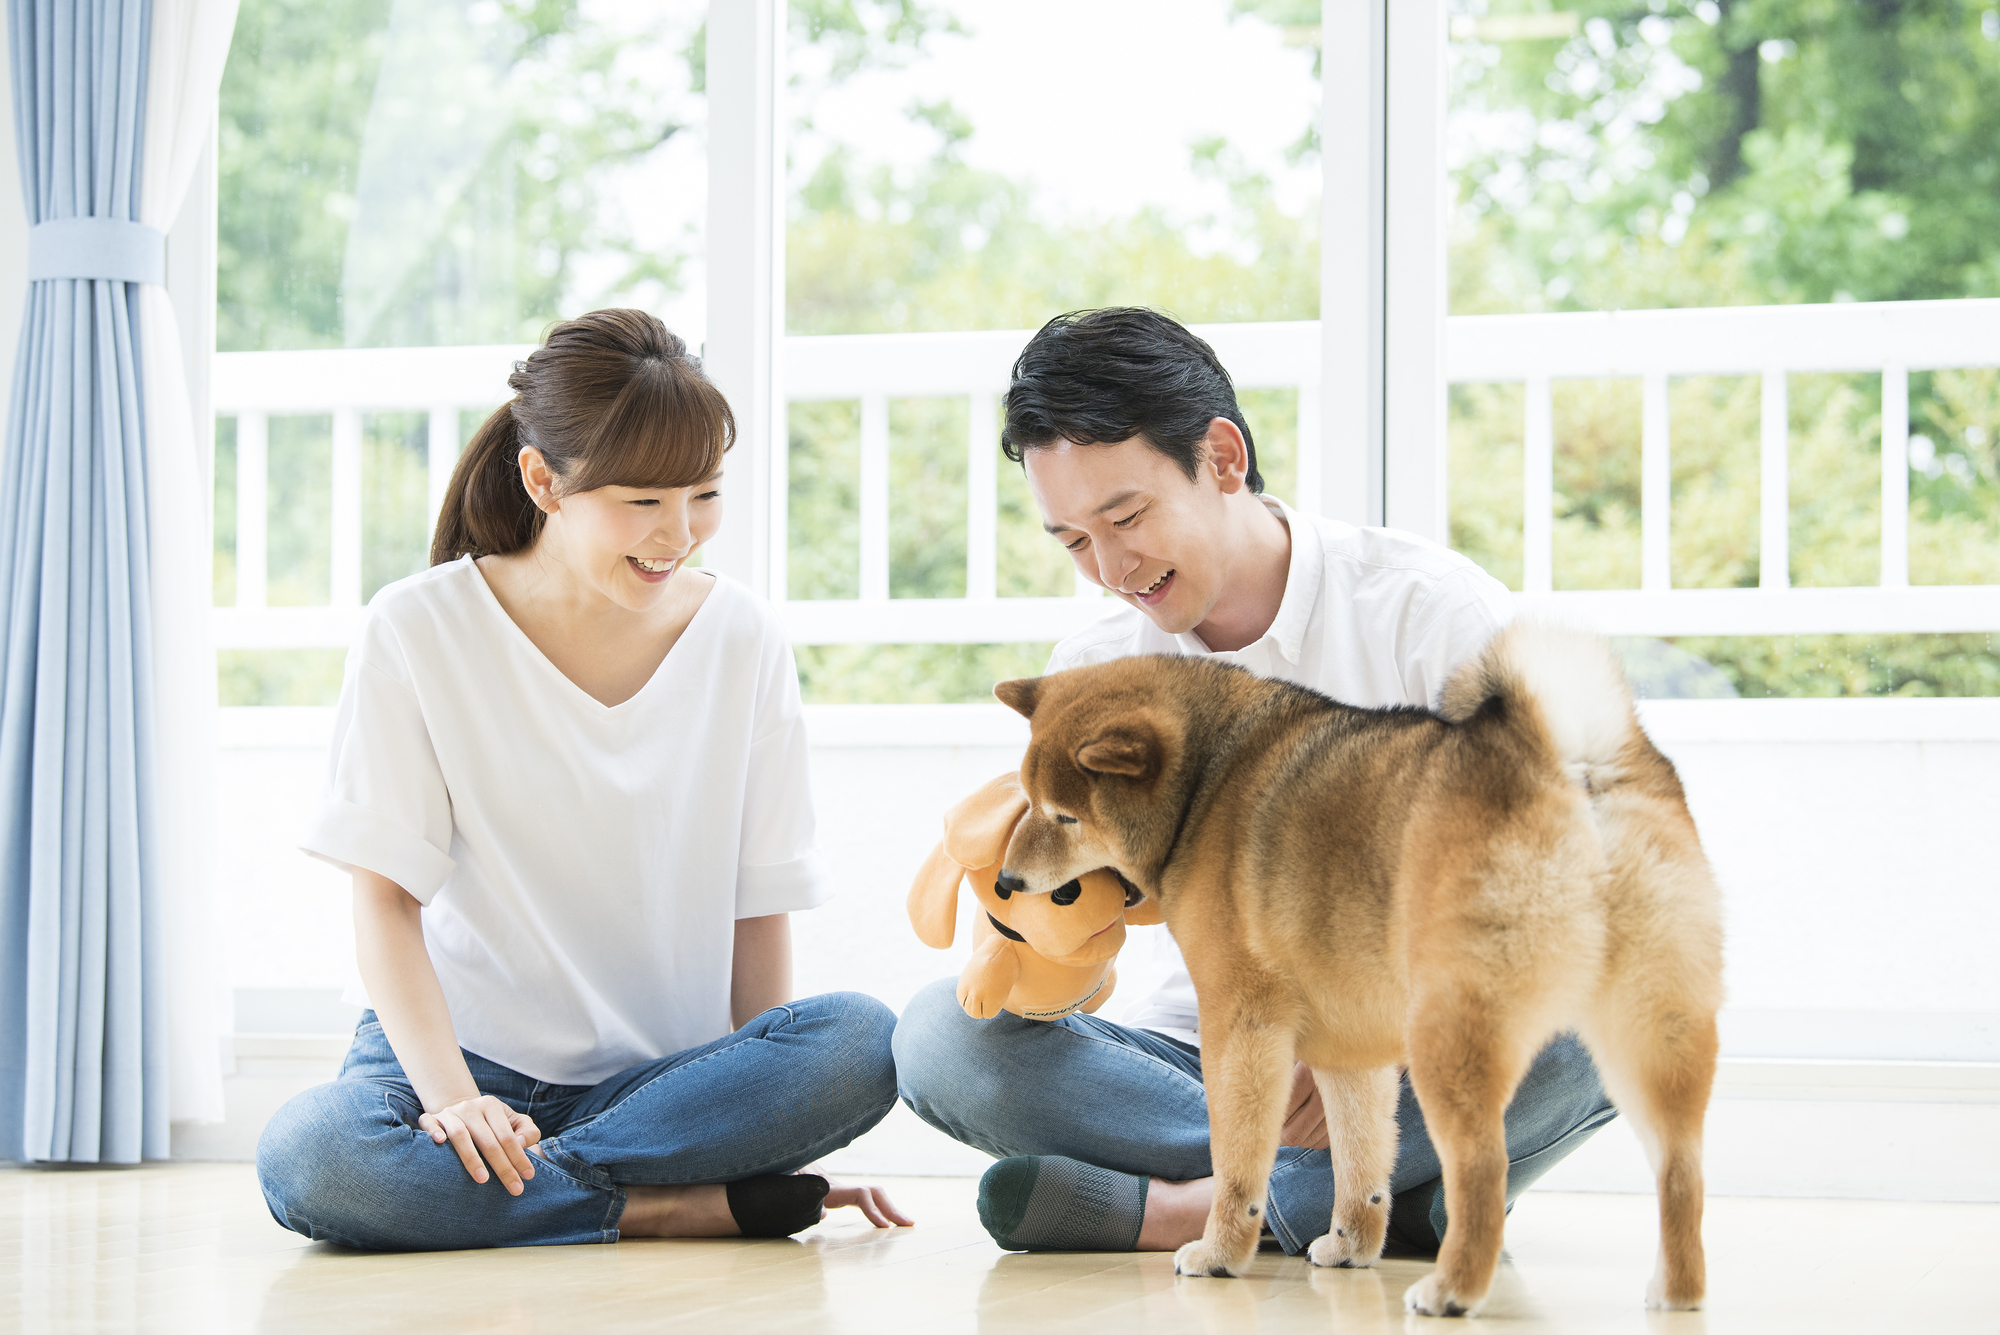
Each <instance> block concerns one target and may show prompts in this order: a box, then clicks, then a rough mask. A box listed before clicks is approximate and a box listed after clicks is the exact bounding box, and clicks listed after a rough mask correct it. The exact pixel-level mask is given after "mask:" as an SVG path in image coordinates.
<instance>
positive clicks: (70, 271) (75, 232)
mask: <svg viewBox="0 0 2000 1335" xmlns="http://www.w3.org/2000/svg"><path fill="white" fill-rule="evenodd" d="M51 278H104V279H109V280H111V281H112V282H120V283H159V284H162V285H164V284H165V283H166V281H167V234H166V233H165V232H162V231H161V230H160V229H159V228H157V227H148V226H146V224H144V223H136V222H128V221H126V220H125V219H123V218H52V219H50V220H49V221H48V222H42V223H36V224H35V225H34V226H33V227H30V228H29V229H28V281H29V282H31V283H39V282H44V281H46V280H48V279H51Z"/></svg>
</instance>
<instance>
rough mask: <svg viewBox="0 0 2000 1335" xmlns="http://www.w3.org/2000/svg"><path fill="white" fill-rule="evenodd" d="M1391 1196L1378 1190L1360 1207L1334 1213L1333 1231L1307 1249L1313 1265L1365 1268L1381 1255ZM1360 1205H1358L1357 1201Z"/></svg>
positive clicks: (1387, 1230)
mask: <svg viewBox="0 0 2000 1335" xmlns="http://www.w3.org/2000/svg"><path fill="white" fill-rule="evenodd" d="M1388 1200H1389V1195H1388V1193H1387V1192H1383V1191H1378V1192H1376V1193H1374V1194H1373V1195H1371V1196H1370V1197H1368V1201H1367V1204H1365V1205H1359V1208H1358V1209H1357V1208H1350V1207H1345V1206H1343V1207H1341V1208H1337V1209H1336V1210H1335V1211H1334V1215H1333V1224H1332V1229H1333V1231H1332V1232H1330V1233H1328V1234H1327V1235H1326V1236H1325V1237H1323V1238H1317V1239H1315V1240H1314V1241H1313V1245H1312V1246H1311V1247H1309V1248H1307V1249H1306V1255H1307V1256H1309V1257H1311V1258H1312V1263H1313V1264H1314V1265H1323V1266H1338V1267H1342V1268H1346V1269H1366V1268H1367V1267H1368V1266H1371V1265H1374V1264H1375V1262H1376V1261H1377V1260H1378V1259H1380V1257H1381V1255H1382V1244H1383V1243H1384V1242H1385V1241H1387V1240H1388V1236H1389V1205H1388ZM1357 1204H1359V1202H1358V1201H1357Z"/></svg>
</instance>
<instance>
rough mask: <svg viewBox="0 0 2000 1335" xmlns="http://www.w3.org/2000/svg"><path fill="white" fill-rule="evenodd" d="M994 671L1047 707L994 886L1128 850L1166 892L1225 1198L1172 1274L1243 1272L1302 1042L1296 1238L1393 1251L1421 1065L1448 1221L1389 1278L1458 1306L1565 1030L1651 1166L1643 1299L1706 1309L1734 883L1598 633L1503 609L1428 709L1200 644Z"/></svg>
mask: <svg viewBox="0 0 2000 1335" xmlns="http://www.w3.org/2000/svg"><path fill="white" fill-rule="evenodd" d="M995 694H997V695H998V696H999V697H1000V698H1001V699H1002V700H1004V701H1006V702H1007V703H1008V704H1009V705H1011V706H1013V707H1014V708H1015V709H1016V710H1018V711H1020V712H1021V713H1022V714H1024V715H1026V716H1027V717H1028V718H1029V720H1030V721H1031V723H1032V725H1033V737H1032V740H1031V741H1030V742H1029V745H1028V752H1027V756H1026V758H1025V759H1024V760H1023V762H1022V765H1021V778H1022V783H1023V785H1024V786H1025V787H1026V789H1027V791H1028V796H1029V800H1030V801H1031V802H1032V803H1033V807H1032V809H1031V810H1030V812H1029V814H1028V815H1027V816H1026V817H1025V818H1024V819H1023V820H1022V821H1021V823H1020V825H1019V826H1017V827H1016V829H1015V831H1014V837H1013V840H1012V842H1011V843H1010V844H1009V846H1008V850H1007V858H1006V866H1005V870H1004V871H1003V873H1002V876H1001V884H1003V885H1007V886H1008V887H1009V888H1010V889H1012V890H1014V891H1017V892H1025V893H1043V892H1047V891H1050V890H1053V889H1055V888H1056V887H1057V886H1060V885H1062V884H1064V883H1065V882H1067V881H1068V880H1069V879H1070V878H1072V877H1074V876H1076V875H1078V874H1079V873H1080V872H1082V871H1086V870H1088V869H1091V868H1095V867H1112V868H1115V869H1116V870H1117V871H1119V872H1120V873H1121V874H1123V875H1124V876H1125V877H1126V879H1127V880H1129V881H1131V882H1132V883H1133V884H1135V885H1136V886H1138V887H1139V888H1140V889H1141V890H1142V891H1144V892H1145V893H1146V894H1147V895H1148V896H1150V897H1155V898H1157V899H1158V900H1159V903H1160V907H1161V908H1162V910H1163V911H1164V912H1165V914H1166V919H1167V925H1168V927H1169V928H1170V929H1171V930H1172V932H1173V934H1174V938H1175V940H1176V941H1177V942H1178V943H1179V944H1180V947H1181V950H1182V953H1183V954H1184V955H1185V957H1186V959H1187V966H1188V972H1189V974H1190V976H1191V977H1192V979H1193V981H1194V985H1195V993H1196V995H1197V997H1198V998H1199V1001H1200V1007H1201V1034H1202V1071H1203V1078H1204V1083H1205V1085H1206V1088H1207V1091H1208V1109H1209V1128H1210V1140H1211V1154H1212V1156H1213V1160H1214V1164H1215V1204H1214V1207H1213V1208H1212V1209H1211V1210H1210V1212H1209V1216H1208V1225H1207V1229H1206V1231H1205V1232H1204V1233H1203V1235H1202V1238H1201V1240H1200V1241H1199V1242H1194V1243H1190V1244H1188V1245H1187V1246H1186V1247H1183V1248H1181V1250H1180V1253H1179V1254H1178V1255H1177V1256H1176V1257H1175V1258H1174V1265H1175V1269H1176V1271H1177V1272H1178V1273H1180V1274H1184V1275H1214V1276H1224V1275H1238V1274H1241V1273H1242V1272H1243V1270H1244V1268H1245V1267H1246V1266H1247V1265H1248V1263H1249V1261H1250V1257H1251V1255H1252V1254H1253V1253H1254V1252H1255V1250H1256V1247H1257V1234H1258V1230H1259V1228H1260V1226H1261V1224H1262V1222H1263V1221H1262V1219H1261V1217H1260V1216H1261V1214H1262V1212H1263V1206H1264V1197H1265V1192H1266V1188H1267V1183H1268V1179H1269V1177H1270V1172H1271V1165H1272V1162H1273V1160H1274V1158H1275V1156H1276V1153H1277V1148H1278V1130H1279V1127H1280V1125H1281V1123H1282V1122H1283V1120H1284V1112H1285V1108H1284V1103H1285V1097H1286V1094H1287V1093H1288V1091H1289V1089H1290V1086H1291V1069H1292V1063H1293V1061H1294V1060H1295V1059H1296V1060H1303V1061H1305V1062H1306V1063H1307V1064H1308V1065H1309V1066H1311V1067H1312V1070H1313V1076H1314V1081H1315V1083H1316V1084H1317V1086H1318V1088H1319V1093H1320V1098H1321V1100H1322V1101H1323V1102H1324V1104H1325V1107H1326V1114H1327V1128H1328V1130H1329V1132H1330V1133H1331V1134H1332V1137H1333V1144H1332V1153H1333V1173H1334V1179H1335V1181H1336V1182H1337V1183H1338V1184H1339V1188H1338V1198H1337V1204H1336V1205H1335V1207H1334V1212H1333V1218H1332V1221H1331V1231H1330V1232H1329V1233H1328V1235H1327V1236H1325V1237H1322V1238H1320V1239H1319V1240H1318V1241H1316V1242H1314V1243H1313V1245H1312V1248H1311V1252H1310V1254H1311V1257H1312V1260H1313V1262H1314V1264H1316V1265H1328V1266H1357V1265H1358V1266H1365V1265H1368V1264H1370V1263H1371V1262H1372V1261H1373V1260H1374V1259H1375V1258H1376V1257H1377V1256H1378V1255H1380V1253H1381V1249H1382V1242H1383V1237H1384V1233H1385V1231H1386V1229H1387V1226H1388V1218H1389V1188H1388V1184H1389V1174H1390V1170H1391V1168H1392V1167H1393V1166H1394V1163H1395V1159H1396V1122H1395V1113H1396V1088H1397V1079H1396V1073H1395V1066H1396V1064H1397V1063H1398V1062H1407V1063H1408V1065H1409V1070H1410V1078H1411V1081H1412V1082H1413V1084H1414V1085H1415V1087H1416V1092H1417V1097H1418V1099H1419V1101H1420V1102H1421V1103H1422V1105H1423V1110H1424V1120H1425V1122H1426V1124H1427V1125H1428V1127H1429V1130H1430V1134H1431V1138H1432V1140H1433V1142H1434V1143H1435V1144H1436V1146H1437V1150H1438V1155H1439V1158H1440V1160H1441V1161H1442V1163H1443V1165H1444V1191H1445V1206H1446V1212H1447V1214H1448V1215H1449V1227H1448V1231H1447V1235H1446V1237H1445V1239H1444V1245H1443V1247H1442V1249H1441V1250H1440V1251H1439V1253H1438V1264H1437V1268H1436V1269H1435V1270H1434V1271H1432V1272H1431V1273H1430V1274H1429V1275H1427V1276H1425V1277H1424V1278H1423V1279H1422V1280H1420V1281H1419V1282H1418V1283H1416V1284H1415V1285H1413V1286H1412V1287H1411V1288H1410V1290H1409V1292H1408V1293H1407V1294H1406V1295H1405V1301H1406V1302H1407V1303H1408V1305H1409V1306H1410V1307H1411V1308H1412V1309H1414V1310H1416V1311H1418V1312H1422V1313H1426V1314H1429V1315H1460V1314H1464V1313H1467V1312H1470V1311H1471V1310H1472V1309H1473V1308H1475V1307H1476V1306H1477V1305H1478V1303H1479V1302H1480V1300H1481V1299H1483V1298H1484V1297H1485V1296H1486V1292H1487V1289H1488V1287H1489V1286H1490V1285H1491V1283H1492V1280H1493V1272H1494V1267H1495V1266H1496V1265H1497V1264H1498V1262H1499V1258H1500V1243H1501V1228H1502V1224H1503V1221H1504V1217H1505V1209H1506V1183H1507V1146H1506V1136H1505V1127H1504V1124H1503V1121H1502V1117H1503V1114H1504V1113H1505V1111H1506V1107H1507V1104H1508V1102H1509V1100H1510V1099H1511V1098H1512V1096H1513V1093H1514V1088H1515V1086H1516V1085H1517V1084H1518V1083H1519V1082H1520V1079H1521V1076H1522V1074H1523V1073H1524V1072H1525V1071H1526V1070H1527V1067H1528V1064H1529V1062H1530V1061H1531V1060H1532V1059H1533V1058H1534V1056H1535V1054H1536V1052H1538V1051H1539V1050H1540V1049H1541V1047H1542V1045H1543V1044H1544V1043H1545V1042H1546V1041H1547V1040H1548V1039H1549V1038H1550V1037H1551V1036H1552V1035H1554V1034H1556V1033H1558V1032H1560V1031H1562V1030H1565V1029H1571V1028H1574V1029H1575V1030H1577V1032H1578V1033H1579V1034H1580V1035H1581V1036H1582V1038H1583V1040H1584V1042H1585V1043H1586V1044H1588V1045H1589V1048H1590V1050H1591V1052H1592V1054H1593V1055H1594V1056H1595V1058H1596V1060H1597V1064H1598V1069H1599V1072H1600V1073H1601V1074H1602V1076H1603V1079H1604V1083H1605V1088H1606V1090H1607V1091H1608V1092H1609V1093H1610V1095H1611V1097H1612V1098H1613V1100H1614V1101H1615V1102H1616V1103H1617V1104H1618V1106H1619V1108H1620V1109H1621V1110H1622V1111H1623V1112H1624V1113H1625V1115H1626V1116H1627V1117H1629V1118H1630V1119H1631V1120H1632V1123H1633V1126H1634V1128H1635V1129H1636V1130H1637V1131H1638V1133H1639V1139H1640V1140H1641V1141H1642V1142H1643V1143H1644V1145H1645V1147H1646V1150H1647V1152H1648V1154H1649V1155H1650V1156H1651V1158H1652V1161H1653V1166H1654V1170H1655V1172H1656V1173H1657V1175H1658V1185H1659V1194H1660V1241H1661V1251H1660V1264H1659V1269H1658V1271H1657V1273H1656V1274H1655V1276H1654V1279H1653V1284H1652V1287H1651V1289H1650V1290H1649V1292H1648V1297H1647V1301H1648V1303H1649V1305H1651V1306H1656V1307H1669V1308H1689V1307H1695V1306H1698V1305H1699V1304H1700V1301H1701V1297H1702V1292H1703V1287H1704V1284H1705V1276H1704V1266H1703V1258H1702V1248H1701V1209H1702V1186H1701V1129H1702V1118H1703V1115H1704V1113H1705V1111H1706V1109H1707V1106H1708V1094H1709V1086H1710V1084H1711V1082H1712V1080H1713V1078H1714V1073H1715V1052H1716V1036H1715V1013H1716V1009H1717V1007H1718V1006H1719V1005H1720V1004H1721V990H1722V989H1721V972H1722V928H1721V908H1720V903H1719V898H1718V895H1717V893H1716V890H1715V885H1714V881H1713V879H1712V878H1711V876H1710V874H1709V870H1708V864H1707V861H1706V860H1705V859H1704V858H1703V856H1702V851H1701V844H1700V841H1699V839H1698V838H1697V837H1696V835H1695V829H1694V822H1693V821H1692V819H1691V818H1690V817H1689V815H1688V811H1687V804H1686V801H1685V799H1684V798H1683V796H1682V792H1681V786H1680V781H1679V779H1678V778H1677V777H1676V775H1675V773H1674V768H1673V765H1672V764H1671V763H1670V762H1669V761H1668V760H1667V758H1666V757H1665V756H1663V755H1661V754H1660V753H1659V751H1657V750H1656V749H1654V747H1653V745H1652V743H1651V742H1649V741H1648V740H1647V738H1646V735H1645V733H1644V732H1642V731H1641V730H1640V728H1639V724H1638V720H1637V718H1636V717H1635V715H1634V713H1633V709H1632V701H1631V696H1630V694H1629V693H1628V691H1627V689H1626V687H1625V683H1624V679H1623V677H1622V675H1621V674H1620V672H1619V670H1618V668H1617V665H1616V663H1615V662H1614V660H1613V659H1612V658H1611V655H1610V652H1609V650H1608V648H1607V647H1606V646H1605V645H1604V643H1603V641H1601V640H1598V639H1596V638H1595V637H1592V636H1585V635H1580V634H1574V633H1570V632H1562V631H1555V630H1549V629H1545V628H1534V627H1527V626H1516V627H1514V628H1512V629H1510V630H1507V631H1504V632H1502V633H1501V634H1500V635H1499V636H1498V637H1497V638H1496V639H1495V640H1494V641H1493V643H1492V644H1491V645H1490V646H1489V647H1488V648H1487V650H1486V651H1485V652H1484V653H1483V654H1482V655H1481V656H1480V657H1479V658H1478V659H1477V660H1476V661H1474V662H1473V663H1471V664H1469V665H1468V666H1466V667H1465V668H1462V669H1461V670H1460V671H1459V672H1458V673H1457V674H1456V675H1455V676H1454V677H1453V678H1452V680H1451V682H1450V683H1449V685H1448V686H1447V687H1446V690H1445V694H1444V699H1443V702H1442V707H1441V710H1440V712H1439V713H1435V714H1434V713H1431V712H1429V711H1427V710H1423V709H1416V708H1402V709H1356V708H1352V707H1350V706H1347V705H1342V704H1338V703H1336V702H1334V701H1332V700H1329V699H1327V698H1326V697H1324V696H1322V695H1319V694H1317V693H1315V692H1313V691H1309V690H1306V689H1304V688H1303V687H1299V686H1293V685H1290V684H1287V683H1284V682H1278V681H1270V680H1265V679H1262V678H1258V677H1255V676H1252V675H1251V674H1249V673H1248V672H1244V671H1242V670H1240V669H1237V668H1231V667H1224V666H1221V665H1218V664H1213V663H1208V662H1204V661H1201V660H1199V659H1192V658H1165V657H1162V658H1130V659H1123V660H1120V661H1117V662H1113V663H1106V664H1101V665H1098V666H1094V667H1086V668H1078V669H1075V670H1072V671H1069V672H1062V673H1057V674H1056V675H1054V676H1051V677H1043V678H1037V679H1031V680H1023V681H1010V682H1003V683H1001V684H1000V685H999V686H998V687H996V688H995Z"/></svg>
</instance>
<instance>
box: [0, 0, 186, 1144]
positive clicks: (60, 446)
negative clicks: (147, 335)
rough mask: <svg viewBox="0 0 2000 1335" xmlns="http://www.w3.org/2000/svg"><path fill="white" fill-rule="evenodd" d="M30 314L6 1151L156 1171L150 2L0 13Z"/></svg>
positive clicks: (12, 797) (9, 701) (2, 979)
mask: <svg viewBox="0 0 2000 1335" xmlns="http://www.w3.org/2000/svg"><path fill="white" fill-rule="evenodd" d="M7 18H8V26H9V36H10V38H11V47H10V50H11V53H12V69H11V71H10V74H11V83H12V89H13V98H14V121H15V128H16V136H17V146H18V149H19V154H20V163H21V185H22V190H23V193H24V194H25V196H26V199H27V206H28V221H29V223H30V231H29V255H28V276H29V278H30V280H31V281H30V286H29V293H28V303H27V310H26V313H25V315H24V318H23V321H22V327H21V344H20V355H19V358H18V360H17V362H16V364H15V368H14V383H13V397H12V399H11V401H10V403H9V410H8V417H7V434H6V443H5V454H4V457H0V893H4V908H0V1155H5V1156H9V1157H13V1158H18V1159H23V1160H44V1161H53V1162H71V1163H136V1162H137V1161H138V1160H139V1159H141V1158H142V1157H143V1158H164V1157H166V1154H167V1098H166V1093H167V1091H166V1069H167V1062H166V1055H167V1045H166V1026H165V1022H164V1015H163V1014H162V1010H163V996H164V991H163V986H162V984H163V973H162V960H161V958H160V947H159V941H160V923H159V921H158V902H159V901H158V893H157V886H156V884H155V876H154V874H153V847H154V832H153V824H152V822H153V819H154V814H153V813H154V810H155V799H154V787H153V784H154V778H153V757H152V743H151V738H152V735H153V728H152V701H153V695H152V667H151V661H152V646H151V626H150V623H149V620H148V607H149V586H148V570H147V555H146V552H147V547H146V478H145V471H144V469H145V449H144V441H143V440H142V428H141V421H142V414H141V411H140V409H141V403H142V399H141V395H142V394H143V392H144V385H145V380H144V374H145V364H144V360H143V358H142V356H141V352H142V349H141V348H140V346H139V316H138V309H139V291H140V284H141V283H142V282H156V283H157V282H160V281H162V280H163V278H164V276H165V249H164V238H163V237H162V236H161V235H160V233H159V232H158V231H157V230H155V229H152V228H148V227H143V226H141V225H140V224H138V223H137V222H135V221H133V220H134V219H135V218H136V217H137V216H138V213H139V180H140V168H141V165H142V164H141V163H140V161H139V158H140V147H141V145H142V143H143V142H144V140H143V135H142V131H143V129H144V126H143V123H142V118H143V111H144V106H145V96H146V87H145V83H146V63H147V45H148V41H149V38H150V33H149V31H148V27H149V18H150V4H149V3H148V0H8V13H7Z"/></svg>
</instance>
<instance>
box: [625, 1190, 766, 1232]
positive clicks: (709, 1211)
mask: <svg viewBox="0 0 2000 1335" xmlns="http://www.w3.org/2000/svg"><path fill="white" fill-rule="evenodd" d="M618 1233H619V1236H620V1237H627V1238H736V1237H741V1236H742V1230H741V1229H739V1228H737V1227H736V1216H735V1215H733V1214H731V1213H729V1195H728V1191H727V1189H726V1188H724V1187H722V1186H721V1185H719V1184H710V1185H707V1186H699V1187H626V1188H625V1213H624V1214H622V1215H620V1216H619V1217H618Z"/></svg>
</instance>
